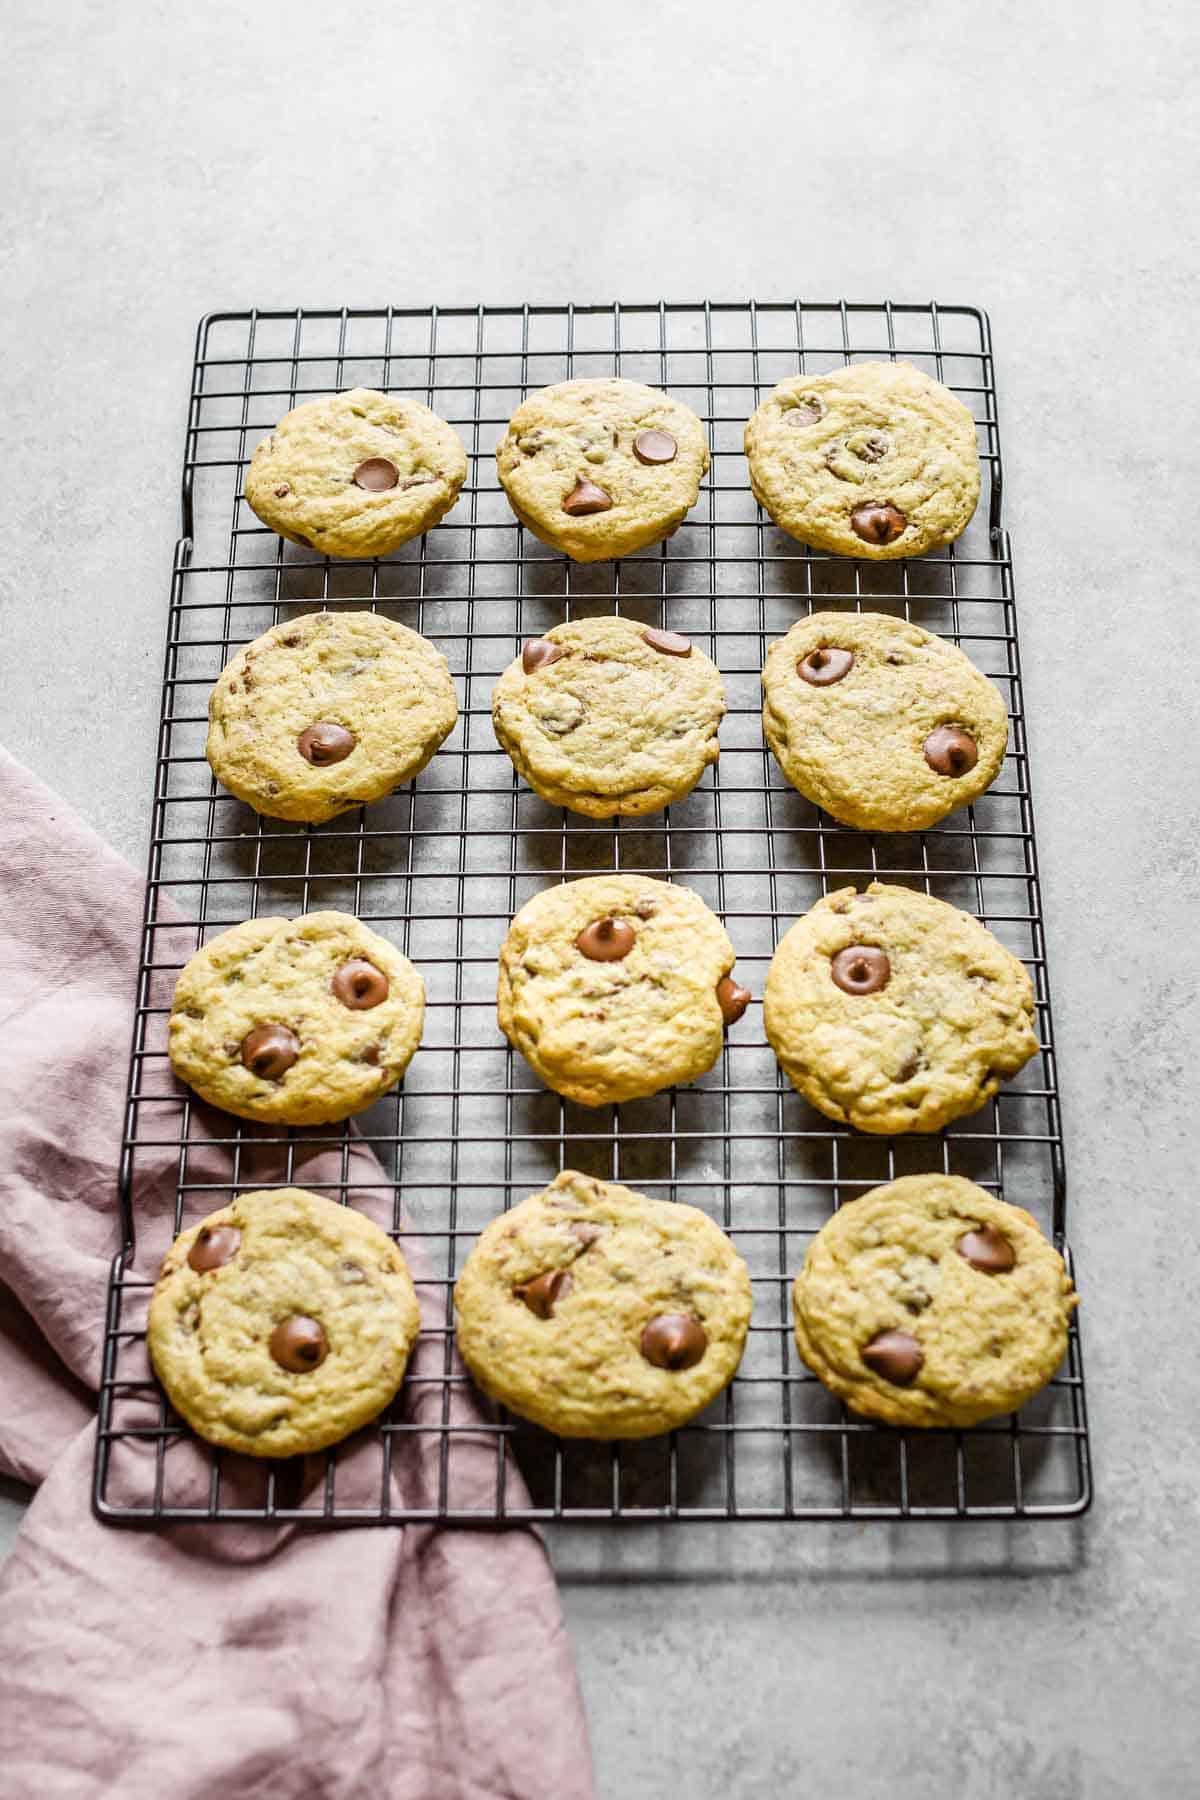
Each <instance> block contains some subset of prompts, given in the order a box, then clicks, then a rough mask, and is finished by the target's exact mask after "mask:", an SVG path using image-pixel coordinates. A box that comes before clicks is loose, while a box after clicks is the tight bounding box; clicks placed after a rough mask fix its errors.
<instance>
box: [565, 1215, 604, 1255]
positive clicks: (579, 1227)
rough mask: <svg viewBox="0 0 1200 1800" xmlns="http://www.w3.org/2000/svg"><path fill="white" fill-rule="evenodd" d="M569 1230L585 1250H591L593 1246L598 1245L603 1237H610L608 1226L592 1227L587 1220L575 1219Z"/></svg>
mask: <svg viewBox="0 0 1200 1800" xmlns="http://www.w3.org/2000/svg"><path fill="white" fill-rule="evenodd" d="M567 1230H568V1231H569V1232H570V1233H571V1236H572V1237H573V1238H576V1239H577V1240H578V1241H579V1243H581V1244H582V1245H583V1247H584V1249H585V1250H590V1249H591V1247H592V1245H593V1244H595V1243H598V1242H599V1241H600V1239H601V1238H602V1237H607V1236H608V1227H607V1226H606V1225H591V1224H589V1223H588V1221H587V1220H586V1219H573V1220H572V1221H571V1223H570V1225H568V1227H567Z"/></svg>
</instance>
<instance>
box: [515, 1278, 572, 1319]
mask: <svg viewBox="0 0 1200 1800" xmlns="http://www.w3.org/2000/svg"><path fill="white" fill-rule="evenodd" d="M574 1286H575V1280H574V1277H573V1276H572V1274H571V1272H570V1270H569V1269H547V1270H546V1273H545V1274H544V1275H538V1276H537V1277H536V1278H535V1279H534V1280H533V1281H527V1282H526V1283H525V1285H524V1286H523V1287H519V1288H514V1289H513V1292H514V1293H515V1294H516V1296H517V1298H518V1299H519V1300H523V1301H524V1302H525V1304H526V1306H527V1307H528V1308H529V1310H530V1312H531V1313H536V1314H537V1316H538V1318H539V1319H548V1318H549V1317H550V1314H551V1313H552V1312H553V1311H554V1308H555V1307H556V1306H557V1305H558V1303H559V1301H560V1300H563V1299H565V1298H566V1296H567V1295H568V1294H569V1293H570V1291H571V1289H572V1288H573V1287H574Z"/></svg>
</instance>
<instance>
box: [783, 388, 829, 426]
mask: <svg viewBox="0 0 1200 1800" xmlns="http://www.w3.org/2000/svg"><path fill="white" fill-rule="evenodd" d="M785 417H786V419H787V422H788V424H789V425H815V424H816V422H817V420H818V419H823V418H824V417H825V402H824V401H823V400H822V399H820V397H819V396H818V395H816V394H801V396H800V399H799V401H798V402H797V404H796V405H795V406H789V407H788V409H787V412H786V414H785Z"/></svg>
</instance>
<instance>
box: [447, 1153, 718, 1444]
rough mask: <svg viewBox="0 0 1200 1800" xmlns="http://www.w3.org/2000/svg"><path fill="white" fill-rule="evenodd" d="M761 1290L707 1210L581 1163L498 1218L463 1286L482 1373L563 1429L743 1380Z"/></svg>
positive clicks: (614, 1424) (520, 1406) (608, 1427)
mask: <svg viewBox="0 0 1200 1800" xmlns="http://www.w3.org/2000/svg"><path fill="white" fill-rule="evenodd" d="M750 1304H751V1302H750V1277H749V1275H748V1274H747V1272H746V1265H745V1263H744V1262H743V1261H742V1259H741V1257H740V1256H739V1255H738V1253H737V1251H736V1250H735V1249H734V1247H733V1245H732V1244H731V1243H730V1241H729V1239H728V1238H727V1237H726V1235H725V1233H724V1232H723V1231H721V1230H720V1229H719V1227H718V1226H716V1225H714V1224H713V1222H712V1220H711V1219H710V1218H709V1217H708V1216H707V1214H705V1213H702V1212H699V1211H698V1210H697V1208H696V1207H694V1206H681V1205H673V1204H672V1203H671V1202H670V1201H666V1200H647V1199H646V1198H645V1196H644V1195H642V1194H635V1193H633V1192H632V1191H631V1190H630V1189H629V1188H626V1187H617V1186H616V1185H615V1184H614V1183H613V1182H609V1181H594V1180H593V1179H592V1178H591V1176H589V1175H579V1174H577V1173H576V1172H575V1171H574V1170H573V1169H564V1170H563V1172H562V1174H561V1175H559V1176H557V1177H556V1178H555V1180H554V1181H552V1182H551V1183H550V1186H549V1187H548V1188H546V1189H545V1190H544V1191H543V1192H542V1193H540V1194H532V1195H531V1196H530V1198H529V1199H528V1200H522V1202H521V1204H520V1205H519V1206H514V1207H513V1209H512V1211H511V1212H506V1213H501V1214H500V1217H499V1218H498V1219H493V1220H492V1222H491V1224H490V1225H489V1226H488V1227H487V1229H486V1230H485V1231H484V1233H483V1235H482V1236H481V1237H480V1239H479V1242H478V1243H477V1244H476V1246H475V1248H474V1250H472V1252H471V1254H470V1256H469V1257H468V1259H467V1263H466V1266H465V1268H464V1269H463V1272H462V1274H461V1275H460V1276H459V1278H458V1285H457V1287H456V1288H455V1290H454V1310H455V1320H456V1325H457V1332H458V1347H459V1350H460V1351H461V1352H462V1358H463V1361H464V1362H465V1363H466V1365H467V1367H468V1369H470V1371H471V1373H472V1375H473V1376H474V1377H475V1380H476V1381H477V1382H478V1383H479V1385H480V1387H481V1388H482V1389H483V1390H484V1392H485V1393H488V1394H490V1395H491V1396H492V1398H493V1399H495V1400H499V1401H501V1402H502V1403H503V1404H504V1405H505V1406H508V1407H511V1409H512V1411H513V1412H516V1413H520V1414H521V1416H522V1417H523V1418H526V1419H532V1420H533V1421H534V1422H535V1424H538V1425H544V1426H545V1428H546V1430H547V1431H553V1432H557V1433H558V1435H559V1436H560V1437H586V1438H618V1437H620V1438H638V1437H651V1436H653V1435H654V1434H655V1433H656V1432H660V1431H672V1430H674V1428H675V1427H676V1426H677V1425H682V1424H684V1423H685V1422H686V1420H688V1419H690V1418H692V1417H693V1416H694V1414H696V1413H698V1412H699V1411H700V1410H701V1408H702V1407H705V1406H707V1405H708V1403H709V1401H710V1400H712V1399H713V1398H714V1396H715V1395H717V1394H719V1393H720V1392H721V1389H722V1388H724V1387H725V1386H727V1385H728V1383H729V1382H730V1380H732V1378H733V1375H734V1372H735V1370H736V1369H737V1366H738V1363H739V1362H740V1361H741V1357H742V1350H743V1348H744V1346H745V1342H746V1330H747V1327H748V1326H749V1323H750Z"/></svg>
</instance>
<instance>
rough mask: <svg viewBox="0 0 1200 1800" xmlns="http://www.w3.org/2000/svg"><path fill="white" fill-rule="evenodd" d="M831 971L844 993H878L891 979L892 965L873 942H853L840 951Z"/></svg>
mask: <svg viewBox="0 0 1200 1800" xmlns="http://www.w3.org/2000/svg"><path fill="white" fill-rule="evenodd" d="M829 973H830V974H831V975H832V976H833V979H834V981H835V982H836V983H837V985H838V987H840V988H841V990H842V992H843V993H844V994H877V993H878V992H879V990H880V988H884V987H886V986H887V984H888V982H889V980H890V979H891V974H892V965H891V963H890V962H889V961H888V959H887V957H886V956H885V955H884V953H883V951H882V950H877V949H876V948H875V946H874V945H873V944H851V945H850V946H849V948H848V949H845V950H839V951H838V953H837V955H836V956H835V957H834V958H833V960H832V961H831V962H830V965H829Z"/></svg>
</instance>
